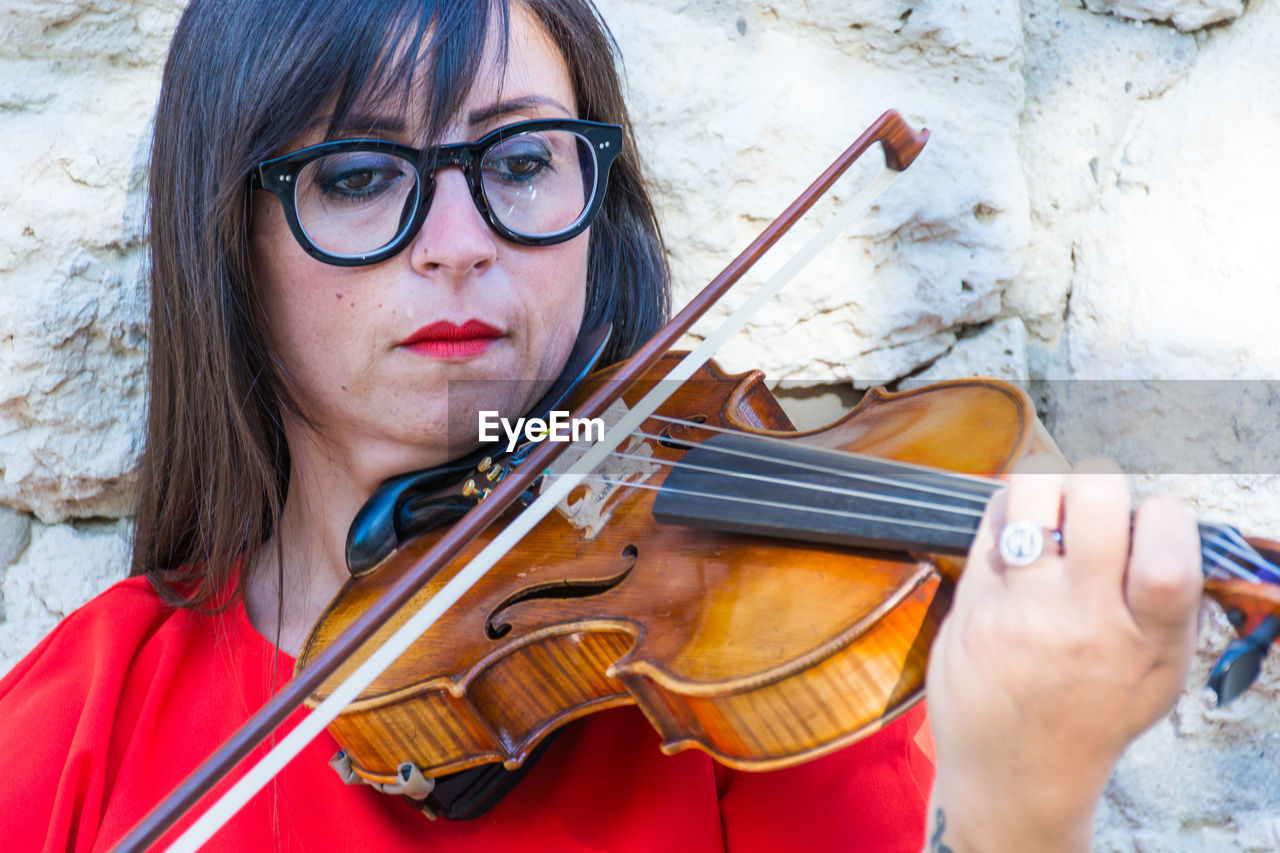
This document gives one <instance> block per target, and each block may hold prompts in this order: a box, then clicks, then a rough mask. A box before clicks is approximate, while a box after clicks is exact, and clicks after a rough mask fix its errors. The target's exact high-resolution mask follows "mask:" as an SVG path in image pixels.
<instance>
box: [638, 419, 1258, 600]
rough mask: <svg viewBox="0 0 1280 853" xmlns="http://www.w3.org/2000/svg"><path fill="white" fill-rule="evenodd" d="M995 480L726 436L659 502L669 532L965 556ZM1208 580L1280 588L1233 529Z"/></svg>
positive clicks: (1210, 530)
mask: <svg viewBox="0 0 1280 853" xmlns="http://www.w3.org/2000/svg"><path fill="white" fill-rule="evenodd" d="M1001 485H1002V484H1001V483H1000V482H999V481H997V480H992V479H988V478H985V477H975V476H971V475H968V474H957V473H954V472H951V471H941V470H937V469H932V468H924V467H921V466H917V465H911V464H908V463H904V462H895V461H893V460H887V459H879V458H875V457H870V456H862V455H860V454H856V453H844V452H839V451H833V450H826V449H824V448H818V447H812V446H809V445H805V444H802V443H800V442H798V441H794V440H785V439H771V438H768V437H759V436H751V435H747V434H741V433H721V434H718V435H715V436H713V437H711V438H709V439H707V440H706V441H704V442H702V443H701V444H697V445H694V446H693V447H692V448H690V450H689V451H688V452H687V453H686V454H685V456H684V458H683V459H682V460H681V461H680V464H678V465H677V466H675V468H674V470H672V471H671V473H670V474H669V475H668V476H667V479H666V481H665V482H664V483H663V485H662V488H661V489H660V491H659V493H658V497H657V499H656V500H655V501H654V505H653V514H654V517H655V518H657V520H658V521H659V522H661V523H663V524H677V525H683V526H687V527H698V528H702V529H708V530H720V531H724V532H728V533H744V534H750V535H756V536H774V537H778V538H782V539H798V540H803V541H806V542H821V543H825V544H829V545H837V546H842V547H849V548H873V549H883V550H890V551H898V552H901V551H909V552H913V553H921V554H965V553H967V552H968V550H969V546H970V545H971V544H972V543H973V539H974V537H975V536H976V535H977V532H978V525H979V523H980V522H981V520H982V513H983V511H984V510H985V508H986V505H987V502H988V501H989V500H990V499H991V496H992V495H993V494H995V492H996V491H997V490H998V489H999V488H1000V487H1001ZM1199 528H1200V541H1201V553H1202V557H1203V561H1204V572H1205V575H1206V576H1208V577H1221V578H1238V579H1242V580H1248V581H1251V582H1255V583H1280V569H1278V568H1277V566H1276V564H1275V563H1274V562H1273V561H1272V560H1271V559H1269V556H1270V555H1267V556H1264V555H1263V554H1261V553H1259V551H1258V550H1257V549H1256V548H1254V547H1253V546H1252V545H1251V544H1250V543H1249V542H1248V541H1247V540H1246V539H1245V538H1244V537H1243V536H1242V535H1241V534H1240V532H1239V531H1238V530H1236V529H1235V528H1234V527H1230V526H1228V525H1224V524H1212V523H1208V522H1201V523H1200V525H1199Z"/></svg>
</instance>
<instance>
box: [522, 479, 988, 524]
mask: <svg viewBox="0 0 1280 853" xmlns="http://www.w3.org/2000/svg"><path fill="white" fill-rule="evenodd" d="M546 476H550V477H559V476H562V475H560V474H556V473H554V472H548V474H547V475H546ZM596 479H598V480H599V481H600V482H602V483H606V484H609V485H613V486H618V487H620V488H629V489H643V490H645V491H652V492H667V493H670V494H677V495H688V496H690V497H696V498H708V499H710V500H717V501H731V502H735V503H745V504H749V505H751V506H759V507H771V508H773V509H789V510H799V511H800V512H808V513H813V514H815V515H831V516H836V517H838V518H848V519H856V520H858V521H873V522H885V523H889V524H901V525H904V526H908V527H919V528H922V529H926V530H936V531H940V532H944V533H965V534H968V535H970V536H972V535H974V534H976V533H977V532H978V527H977V525H974V526H973V527H955V526H953V525H949V524H934V523H932V522H928V521H915V520H912V519H908V518H892V517H889V516H882V515H871V514H868V513H862V512H851V511H848V510H840V509H832V508H828V507H813V506H806V505H804V504H795V503H787V502H784V501H770V500H762V499H760V498H746V497H740V496H737V495H727V494H718V493H715V492H702V491H697V490H694V489H677V488H672V487H669V486H667V485H665V484H658V483H637V482H634V481H632V480H620V479H617V478H614V477H598V478H596Z"/></svg>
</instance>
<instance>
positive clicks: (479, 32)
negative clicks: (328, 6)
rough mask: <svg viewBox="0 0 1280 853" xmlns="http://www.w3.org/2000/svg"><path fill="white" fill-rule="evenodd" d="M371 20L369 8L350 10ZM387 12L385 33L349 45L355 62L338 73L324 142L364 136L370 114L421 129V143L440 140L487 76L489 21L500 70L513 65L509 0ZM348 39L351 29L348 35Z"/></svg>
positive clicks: (413, 5) (379, 30) (402, 6)
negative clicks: (484, 59) (482, 62)
mask: <svg viewBox="0 0 1280 853" xmlns="http://www.w3.org/2000/svg"><path fill="white" fill-rule="evenodd" d="M350 5H351V6H353V7H356V8H357V9H359V12H360V15H361V17H363V18H364V20H366V21H369V22H370V23H371V24H372V22H373V21H376V20H378V16H373V15H369V14H368V11H367V5H366V4H363V3H354V4H350ZM383 5H387V6H391V7H393V8H391V9H388V10H387V16H386V17H385V18H383V19H382V20H385V21H386V24H385V25H383V26H380V27H378V26H371V31H370V32H369V33H367V34H361V35H360V36H358V37H355V38H350V37H349V38H348V41H347V43H348V44H350V45H351V55H350V56H349V57H348V59H347V61H346V62H345V63H343V64H342V67H341V68H335V69H334V71H336V72H339V73H337V74H335V76H334V79H333V80H332V83H331V85H330V86H329V87H328V97H329V99H330V100H331V102H332V103H333V111H332V114H331V116H330V120H329V124H328V127H327V128H326V129H325V136H326V138H335V137H337V136H340V135H342V134H344V133H352V132H356V133H358V132H360V131H361V130H363V129H366V128H367V126H368V123H369V122H368V119H369V117H370V113H373V114H374V115H377V114H379V113H385V112H390V113H392V114H393V115H396V116H401V117H403V118H404V119H405V121H406V123H407V124H408V125H409V126H412V127H416V128H420V129H421V130H420V132H421V138H419V139H418V140H416V141H417V142H418V144H426V143H427V141H429V140H436V139H439V138H441V136H442V135H443V133H444V131H445V128H446V127H447V126H448V124H449V122H450V121H451V120H452V118H453V117H454V116H455V115H457V114H458V112H460V111H461V109H462V104H463V102H464V101H465V100H466V98H467V95H468V94H469V93H470V91H471V89H472V86H473V85H474V83H475V78H476V75H477V74H479V73H482V72H484V71H486V70H487V69H482V68H481V67H480V66H479V62H478V59H479V57H481V56H483V55H484V49H485V44H486V40H487V39H488V38H490V37H491V36H490V33H489V27H490V24H491V20H490V18H491V17H492V19H493V22H494V23H496V24H497V26H498V28H499V31H498V33H496V34H495V35H496V45H497V63H498V68H499V69H502V68H505V66H506V62H507V41H508V36H509V19H510V10H509V7H508V5H507V3H506V2H505V1H504V0H497V2H493V0H466V2H438V1H437V2H421V0H418V2H409V3H406V2H404V0H398V2H391V3H385V4H383ZM343 32H349V30H343Z"/></svg>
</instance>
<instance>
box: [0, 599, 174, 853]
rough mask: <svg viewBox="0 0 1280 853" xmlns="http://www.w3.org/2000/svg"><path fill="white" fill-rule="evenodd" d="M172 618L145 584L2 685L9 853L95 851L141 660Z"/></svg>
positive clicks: (98, 610)
mask: <svg viewBox="0 0 1280 853" xmlns="http://www.w3.org/2000/svg"><path fill="white" fill-rule="evenodd" d="M164 613H165V609H164V608H163V606H162V605H161V604H160V602H159V600H158V599H157V598H156V597H155V596H154V595H153V594H152V593H151V591H150V590H149V589H148V588H147V585H146V582H145V581H143V580H141V579H131V580H128V581H125V582H123V583H120V584H117V585H116V586H114V587H112V588H111V589H109V590H108V591H106V592H104V593H103V594H102V595H101V596H99V598H98V599H96V600H95V601H94V602H92V603H91V604H90V605H87V606H86V607H85V608H82V609H81V610H78V611H76V612H75V613H73V614H71V615H70V616H68V617H67V618H66V619H65V620H63V621H62V623H61V624H59V625H58V626H57V627H56V628H54V630H53V632H52V633H51V634H49V636H48V637H46V638H45V639H44V640H43V641H42V642H41V643H40V644H39V645H38V646H36V648H35V649H34V650H32V652H31V653H30V654H28V655H27V656H26V657H25V658H23V659H22V660H21V661H20V662H19V663H18V664H17V665H16V666H15V667H14V668H13V669H12V670H10V671H9V673H8V674H7V675H6V676H5V677H4V678H3V679H0V767H3V768H4V773H3V774H0V827H3V828H4V829H3V833H4V844H5V847H6V849H9V850H31V851H35V850H43V851H49V853H53V851H58V853H61V851H71V850H75V851H86V850H88V849H89V848H90V846H91V845H92V844H93V842H94V839H95V837H96V836H97V829H98V824H99V822H100V820H101V816H102V809H103V807H104V804H105V802H106V797H107V796H108V793H109V791H108V787H109V780H108V778H107V752H108V749H109V744H110V738H111V732H112V729H113V727H114V726H115V723H116V710H117V702H118V699H119V696H120V692H121V688H122V685H123V683H124V680H125V677H126V674H127V672H128V668H129V662H130V660H131V658H132V654H133V651H134V650H135V649H137V648H138V647H139V646H140V645H141V644H143V643H145V641H146V639H147V637H148V636H150V634H151V632H152V631H154V630H155V628H156V626H157V625H158V624H159V623H160V622H161V621H162V620H163V618H164Z"/></svg>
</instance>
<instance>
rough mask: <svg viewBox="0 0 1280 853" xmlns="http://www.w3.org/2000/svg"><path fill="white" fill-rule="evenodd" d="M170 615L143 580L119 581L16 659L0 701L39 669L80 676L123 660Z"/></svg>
mask: <svg viewBox="0 0 1280 853" xmlns="http://www.w3.org/2000/svg"><path fill="white" fill-rule="evenodd" d="M175 613H176V611H175V610H174V608H172V607H170V606H168V605H166V604H165V603H164V602H163V601H162V600H161V599H160V597H159V596H158V595H157V594H156V593H155V590H154V589H152V587H151V584H150V583H148V582H147V581H146V580H145V579H143V578H128V579H127V580H123V581H120V582H119V583H117V584H115V585H113V586H111V587H109V588H108V589H107V590H105V591H104V592H102V593H101V594H100V595H98V596H97V597H96V598H94V599H92V600H90V601H89V602H88V603H87V604H85V605H84V606H82V607H80V608H78V609H77V610H75V611H73V612H72V613H71V614H70V615H68V616H67V617H66V618H65V619H63V620H62V622H60V623H58V625H57V626H56V627H55V628H54V629H53V630H52V631H50V632H49V634H48V636H46V637H45V638H44V639H43V640H41V641H40V643H39V644H38V645H36V647H35V648H34V649H32V650H31V652H29V653H28V654H27V656H26V657H25V658H23V659H22V660H20V661H18V663H17V664H15V665H14V667H13V668H12V669H11V670H10V671H9V672H8V673H7V674H6V675H5V676H4V678H3V679H0V699H3V698H4V697H5V696H6V695H7V694H8V693H9V692H10V691H12V690H13V689H14V688H15V687H16V686H17V685H18V684H20V683H22V682H24V681H27V680H28V679H30V678H31V677H32V676H33V674H39V673H40V672H41V671H42V670H49V671H50V674H52V673H53V672H57V673H60V674H64V675H66V674H70V673H79V674H83V673H84V671H85V670H87V669H93V668H96V667H98V666H101V665H102V664H104V663H107V662H109V661H110V659H112V658H124V659H125V660H127V659H128V657H129V656H131V654H132V652H133V650H134V649H136V645H137V644H138V643H140V642H145V641H146V639H147V638H149V637H151V636H152V635H153V634H154V633H155V632H156V630H157V629H159V628H160V627H162V626H163V625H164V623H165V622H166V620H168V619H170V618H171V617H173V616H174V615H175ZM130 646H133V647H134V648H133V649H131V648H130ZM64 680H65V679H64Z"/></svg>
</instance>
